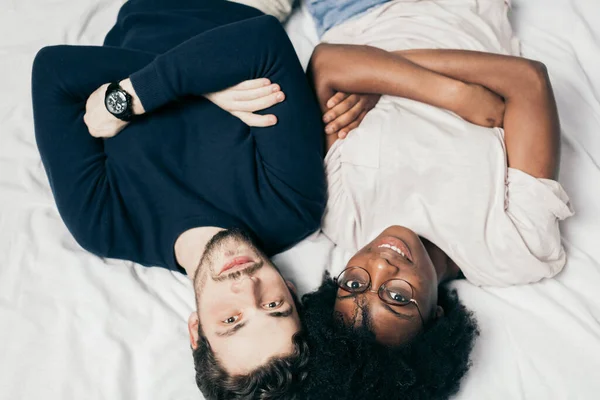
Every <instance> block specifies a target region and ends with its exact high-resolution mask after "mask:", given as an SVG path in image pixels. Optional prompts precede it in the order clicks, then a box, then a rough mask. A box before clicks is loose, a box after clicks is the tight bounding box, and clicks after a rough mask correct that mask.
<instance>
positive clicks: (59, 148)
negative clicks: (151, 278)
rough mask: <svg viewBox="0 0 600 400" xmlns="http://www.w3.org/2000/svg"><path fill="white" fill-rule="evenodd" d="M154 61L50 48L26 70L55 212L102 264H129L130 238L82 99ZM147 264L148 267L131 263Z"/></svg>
mask: <svg viewBox="0 0 600 400" xmlns="http://www.w3.org/2000/svg"><path fill="white" fill-rule="evenodd" d="M153 59H154V55H152V54H148V53H143V52H137V51H131V50H125V49H119V48H110V47H94V46H65V45H61V46H50V47H45V48H43V49H42V50H40V51H39V52H38V54H37V55H36V57H35V60H34V63H33V71H32V85H31V87H32V101H33V115H34V125H35V138H36V142H37V146H38V150H39V152H40V155H41V158H42V163H43V165H44V168H45V170H46V174H47V175H48V180H49V181H50V187H51V189H52V192H53V195H54V199H55V201H56V205H57V207H58V211H59V213H60V215H61V217H62V219H63V221H64V222H65V225H66V226H67V228H68V229H69V231H70V232H71V233H72V235H73V237H74V238H75V240H77V242H78V243H79V244H80V245H81V246H82V247H83V248H84V249H86V250H88V251H90V252H91V253H94V254H96V255H99V256H102V257H112V258H127V259H132V258H131V257H130V255H129V254H125V250H124V249H125V248H127V249H135V247H136V246H137V243H136V242H135V240H136V235H134V234H133V233H134V230H133V229H132V227H131V226H130V225H129V224H130V222H129V219H128V218H127V215H125V214H124V210H122V209H121V208H120V207H119V203H118V202H115V201H113V200H114V197H115V195H114V193H113V190H112V189H113V188H112V185H111V177H110V173H109V172H110V171H108V170H109V169H110V168H109V166H108V164H109V160H108V159H107V157H106V155H105V152H104V141H103V140H102V139H97V138H94V137H92V136H91V135H90V134H89V131H88V129H87V126H86V125H85V123H84V121H83V115H84V113H85V104H86V100H87V98H88V96H89V95H90V94H91V93H92V92H93V91H94V90H96V89H97V88H98V87H99V86H101V85H102V84H104V83H106V82H112V81H115V80H119V79H122V78H123V77H124V76H127V75H129V74H130V73H131V72H133V71H136V70H138V69H139V68H141V67H143V66H144V65H145V64H147V63H149V62H150V61H152V60H153ZM133 261H138V262H142V263H145V261H146V260H137V259H136V260H133Z"/></svg>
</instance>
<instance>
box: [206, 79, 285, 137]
mask: <svg viewBox="0 0 600 400" xmlns="http://www.w3.org/2000/svg"><path fill="white" fill-rule="evenodd" d="M204 97H206V98H207V99H208V100H210V101H211V102H213V103H214V104H216V105H217V106H219V107H220V108H222V109H223V110H225V111H227V112H229V113H230V114H232V115H234V116H236V117H238V118H239V119H241V120H242V122H244V123H245V124H246V125H248V126H256V127H267V126H272V125H275V124H276V123H277V117H276V116H275V115H273V114H268V115H260V114H255V112H256V111H261V110H264V109H266V108H269V107H272V106H274V105H275V104H278V103H281V102H282V101H284V100H285V95H284V93H283V92H282V91H281V88H280V87H279V85H277V84H271V81H269V80H268V79H264V78H263V79H253V80H249V81H244V82H242V83H240V84H238V85H235V86H232V87H230V88H227V89H224V90H221V91H220V92H214V93H208V94H205V95H204Z"/></svg>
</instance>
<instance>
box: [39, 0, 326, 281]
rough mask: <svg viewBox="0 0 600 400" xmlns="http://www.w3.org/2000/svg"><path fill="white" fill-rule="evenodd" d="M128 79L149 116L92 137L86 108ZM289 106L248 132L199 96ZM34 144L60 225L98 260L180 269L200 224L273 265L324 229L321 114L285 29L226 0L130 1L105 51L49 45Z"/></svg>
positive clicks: (42, 71) (44, 56) (42, 66)
mask: <svg viewBox="0 0 600 400" xmlns="http://www.w3.org/2000/svg"><path fill="white" fill-rule="evenodd" d="M127 77H130V78H131V81H132V83H133V86H134V88H135V90H136V92H137V94H138V96H139V98H140V100H141V102H142V104H143V106H144V108H145V109H146V111H147V113H146V114H145V115H144V116H142V117H141V118H140V119H139V120H135V121H133V122H132V123H130V124H129V125H128V126H127V127H126V128H125V129H124V130H123V131H122V132H121V133H119V134H118V135H117V136H115V137H114V138H110V139H106V140H102V139H96V138H93V137H92V136H90V134H89V133H88V130H87V128H86V126H85V124H84V122H83V114H84V112H85V102H86V99H87V97H88V96H89V95H90V94H91V93H92V92H93V91H94V90H95V89H97V88H98V87H99V86H100V85H102V84H104V83H108V82H112V81H119V80H122V79H124V78H127ZM261 77H266V78H269V79H271V81H272V82H276V83H278V84H280V85H281V88H282V90H283V91H284V92H285V94H286V101H284V102H283V103H280V104H278V105H276V106H274V107H272V108H270V109H268V110H265V111H263V113H273V114H275V115H276V116H277V117H278V123H277V125H275V126H273V127H269V128H250V127H248V126H247V125H245V124H244V123H242V122H241V121H240V120H239V119H237V118H235V117H233V116H232V115H230V114H229V113H227V112H225V111H223V110H221V109H220V108H218V107H217V106H215V105H214V104H212V103H211V102H209V101H208V100H206V99H204V98H203V97H201V95H202V94H203V93H209V92H213V91H218V90H222V89H224V88H227V87H229V86H232V85H234V84H237V83H239V82H241V81H244V80H247V79H255V78H261ZM32 95H33V108H34V121H35V131H36V140H37V144H38V148H39V151H40V154H41V156H42V161H43V164H44V167H45V169H46V172H47V174H48V178H49V181H50V184H51V187H52V191H53V194H54V197H55V200H56V203H57V206H58V209H59V212H60V214H61V216H62V218H63V220H64V221H65V223H66V225H67V227H68V228H69V230H70V231H71V233H72V234H73V236H74V237H75V239H76V240H77V241H78V242H79V243H80V245H81V246H82V247H84V248H85V249H87V250H89V251H91V252H93V253H95V254H97V255H99V256H102V257H111V258H121V259H126V260H132V261H135V262H138V263H141V264H144V265H156V266H162V267H167V268H170V269H180V267H179V266H178V265H177V262H176V259H175V256H174V249H173V246H174V243H175V241H176V239H177V237H178V236H179V235H180V234H181V233H183V232H184V231H186V230H188V229H191V228H194V227H199V226H217V227H222V228H233V227H238V228H241V229H243V230H246V231H248V232H249V233H250V234H251V235H252V236H254V238H255V239H256V240H257V242H258V244H259V246H261V247H262V249H263V250H264V251H265V252H266V253H267V254H268V255H272V254H275V253H277V252H280V251H282V250H284V249H286V248H287V247H290V246H291V245H293V244H295V243H296V242H298V241H299V240H301V239H302V238H304V237H305V236H307V235H308V234H310V233H311V232H313V231H315V230H316V229H318V227H319V223H320V219H321V215H322V213H323V210H324V207H325V184H324V172H323V159H322V157H323V145H322V138H321V132H322V125H321V119H320V112H319V109H318V106H317V104H316V102H315V100H314V97H313V93H312V91H311V89H310V87H309V83H308V81H307V79H306V77H305V75H304V72H303V70H302V68H301V66H300V63H299V61H298V59H297V56H296V54H295V51H294V48H293V47H292V45H291V43H290V41H289V39H288V37H287V35H286V33H285V31H284V30H283V28H282V27H281V25H280V24H279V22H277V20H276V19H275V18H273V17H270V16H264V15H262V14H261V13H260V12H259V11H257V10H255V9H253V8H250V7H246V6H243V5H239V4H235V3H229V2H225V1H220V0H212V1H209V0H204V1H198V0H168V1H167V0H130V1H128V2H127V3H126V4H125V5H124V6H123V8H122V9H121V12H120V13H119V17H118V21H117V23H116V25H115V27H114V28H113V29H112V30H111V31H110V32H109V34H108V35H107V37H106V41H105V45H104V46H102V47H99V46H52V47H46V48H44V49H42V50H41V51H40V52H39V53H38V55H37V56H36V59H35V61H34V65H33V78H32Z"/></svg>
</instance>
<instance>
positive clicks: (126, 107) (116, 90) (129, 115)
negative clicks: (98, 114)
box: [104, 82, 134, 121]
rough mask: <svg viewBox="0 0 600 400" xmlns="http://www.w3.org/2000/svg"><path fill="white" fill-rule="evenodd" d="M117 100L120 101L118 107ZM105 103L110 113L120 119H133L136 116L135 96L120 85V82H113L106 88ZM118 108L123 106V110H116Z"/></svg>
mask: <svg viewBox="0 0 600 400" xmlns="http://www.w3.org/2000/svg"><path fill="white" fill-rule="evenodd" d="M115 102H116V103H118V105H117V107H115ZM111 104H112V106H111ZM104 105H105V107H106V109H107V110H108V112H109V113H111V114H112V115H114V116H115V117H116V118H119V119H120V120H123V121H131V120H132V119H133V117H134V114H133V98H132V97H131V95H130V94H129V93H127V92H126V91H125V90H124V89H123V88H122V87H121V85H119V82H112V83H111V84H110V85H108V88H106V94H105V96H104ZM116 108H121V109H122V111H121V112H116Z"/></svg>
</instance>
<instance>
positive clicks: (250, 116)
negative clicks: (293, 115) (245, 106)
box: [231, 111, 277, 128]
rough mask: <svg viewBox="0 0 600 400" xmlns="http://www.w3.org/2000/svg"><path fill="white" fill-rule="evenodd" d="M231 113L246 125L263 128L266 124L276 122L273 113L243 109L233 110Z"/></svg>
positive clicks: (271, 124)
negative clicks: (255, 112)
mask: <svg viewBox="0 0 600 400" xmlns="http://www.w3.org/2000/svg"><path fill="white" fill-rule="evenodd" d="M231 114H232V115H234V116H236V117H238V118H239V119H241V120H242V122H243V123H245V124H246V125H248V126H254V127H259V128H265V127H267V126H273V125H275V124H276V123H277V117H276V116H275V115H273V114H269V115H260V114H254V113H251V112H244V111H235V112H232V113H231Z"/></svg>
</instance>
